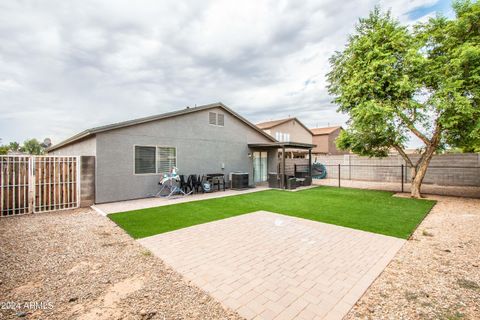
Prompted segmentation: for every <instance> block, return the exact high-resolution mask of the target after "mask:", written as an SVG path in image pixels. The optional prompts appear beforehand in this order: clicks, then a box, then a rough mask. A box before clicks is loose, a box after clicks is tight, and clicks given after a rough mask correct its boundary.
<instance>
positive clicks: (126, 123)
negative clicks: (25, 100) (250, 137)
mask: <svg viewBox="0 0 480 320" xmlns="http://www.w3.org/2000/svg"><path fill="white" fill-rule="evenodd" d="M212 108H222V109H223V110H225V111H226V112H228V113H230V114H231V115H232V116H234V117H235V118H237V119H238V120H240V121H242V122H243V123H245V124H246V125H247V126H249V127H251V128H252V129H254V130H255V131H257V132H259V133H260V134H262V135H263V136H264V137H266V138H268V139H269V140H270V141H273V142H276V141H277V140H275V139H274V138H273V137H272V136H270V135H269V134H267V133H265V132H264V131H262V130H260V129H259V128H258V127H257V126H255V125H254V124H253V123H251V122H250V121H248V120H247V119H245V118H244V117H242V116H241V115H239V114H238V113H236V112H235V111H233V110H232V109H230V108H229V107H227V106H226V105H224V104H223V103H221V102H216V103H212V104H207V105H203V106H198V107H194V108H189V107H187V108H185V109H182V110H177V111H173V112H167V113H162V114H158V115H153V116H149V117H144V118H139V119H134V120H128V121H123V122H117V123H113V124H109V125H105V126H100V127H95V128H91V129H87V130H84V131H82V132H80V133H78V134H76V135H74V136H72V137H70V138H68V139H66V140H64V141H62V142H60V143H57V144H56V145H53V146H51V147H50V148H48V149H47V151H53V150H55V149H58V148H60V147H63V146H66V145H69V144H72V143H74V142H76V141H79V140H82V139H85V138H88V137H91V136H94V135H95V134H97V133H100V132H105V131H110V130H115V129H120V128H125V127H130V126H134V125H137V124H142V123H147V122H152V121H156V120H162V119H167V118H172V117H176V116H181V115H185V114H189V113H193V112H198V111H203V110H208V109H212Z"/></svg>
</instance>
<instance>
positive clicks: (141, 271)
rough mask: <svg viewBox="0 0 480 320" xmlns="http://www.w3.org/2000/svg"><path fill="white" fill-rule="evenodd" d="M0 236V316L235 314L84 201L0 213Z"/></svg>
mask: <svg viewBox="0 0 480 320" xmlns="http://www.w3.org/2000/svg"><path fill="white" fill-rule="evenodd" d="M0 243H1V246H0V261H2V268H0V297H1V301H0V302H1V303H2V307H3V309H0V318H1V319H19V318H27V319H46V318H48V319H240V317H239V316H238V315H237V314H236V313H234V312H233V311H230V310H227V309H225V308H223V307H222V306H221V305H220V304H219V303H218V302H217V301H215V300H214V299H213V298H211V297H210V296H209V295H208V294H206V293H205V292H203V291H202V290H200V289H199V288H197V287H196V286H194V285H192V284H190V283H187V282H186V281H185V280H184V279H183V278H182V276H181V275H179V274H178V273H177V272H175V271H174V270H172V269H170V268H169V267H167V266H166V265H165V264H164V263H163V262H162V261H161V260H160V259H158V258H156V257H154V256H153V255H152V254H151V253H150V252H149V251H147V250H146V249H144V248H143V247H142V246H141V245H140V244H138V243H137V242H136V241H135V240H133V239H132V238H131V237H130V236H128V235H127V234H126V233H125V232H124V231H123V230H122V229H120V228H119V227H118V226H116V225H115V224H114V223H113V222H112V221H110V220H109V219H108V218H105V217H101V216H99V215H98V214H97V213H95V212H94V211H93V210H91V209H89V208H87V209H76V210H69V211H59V212H52V213H42V214H33V215H26V216H22V217H14V218H6V219H0ZM26 302H27V303H29V304H27V305H25V303H26ZM32 303H33V304H32ZM13 307H18V308H17V309H13Z"/></svg>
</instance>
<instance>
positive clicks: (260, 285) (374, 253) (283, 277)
mask: <svg viewBox="0 0 480 320" xmlns="http://www.w3.org/2000/svg"><path fill="white" fill-rule="evenodd" d="M139 242H140V243H142V244H143V245H144V246H145V247H146V248H148V249H149V250H151V251H152V252H153V253H154V254H155V255H157V256H158V257H160V258H161V259H163V260H164V261H165V262H166V263H167V264H168V265H170V266H171V267H173V268H174V269H176V270H177V271H179V272H180V273H182V274H183V275H184V276H185V278H187V279H188V280H191V281H192V282H193V283H194V284H196V285H197V286H199V287H200V288H202V289H204V290H205V291H207V292H208V293H210V294H211V295H212V296H213V297H215V298H216V299H218V300H219V301H220V302H221V303H223V304H224V305H225V306H226V307H229V308H231V309H233V310H236V311H237V312H238V313H239V314H240V315H241V316H243V317H245V318H246V319H341V318H343V316H345V315H346V314H347V313H348V311H349V310H350V308H351V307H352V306H353V305H354V304H355V302H356V301H357V300H358V299H359V298H360V297H361V296H362V294H363V293H364V292H365V290H366V289H367V288H368V287H369V286H370V284H371V283H372V282H373V281H374V280H375V279H376V277H377V276H378V275H379V274H380V273H381V272H382V271H383V269H384V268H385V267H386V266H387V265H388V263H389V262H390V260H391V259H392V258H393V257H394V255H395V254H396V252H397V251H398V250H399V249H400V248H401V247H402V245H403V244H404V243H405V240H402V239H397V238H393V237H388V236H384V235H379V234H374V233H370V232H365V231H360V230H354V229H350V228H344V227H339V226H335V225H330V224H325V223H319V222H315V221H310V220H305V219H299V218H294V217H290V216H285V215H281V214H276V213H271V212H265V211H259V212H255V213H250V214H245V215H241V216H237V217H232V218H228V219H224V220H219V221H214V222H211V223H206V224H201V225H197V226H192V227H189V228H185V229H180V230H176V231H172V232H168V233H164V234H160V235H156V236H152V237H148V238H144V239H140V240H139Z"/></svg>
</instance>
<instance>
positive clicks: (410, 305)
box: [346, 196, 480, 320]
mask: <svg viewBox="0 0 480 320" xmlns="http://www.w3.org/2000/svg"><path fill="white" fill-rule="evenodd" d="M428 198H431V199H435V200H437V201H438V203H437V205H436V206H435V207H434V208H433V209H432V211H431V212H430V214H429V215H428V216H427V217H426V218H425V220H424V221H423V222H422V223H421V225H420V226H419V227H418V229H417V230H416V232H415V233H414V234H413V236H412V238H411V239H410V240H409V241H408V242H407V243H406V244H405V245H404V247H403V248H402V249H401V250H400V251H399V252H398V253H397V255H396V256H395V258H394V259H393V260H392V262H391V263H390V265H389V266H388V267H387V268H386V269H385V270H384V272H383V273H382V274H381V275H380V277H379V278H377V280H376V281H375V282H374V283H373V284H372V286H371V287H370V289H369V290H368V291H367V292H366V293H365V294H364V296H363V297H362V298H361V299H360V300H359V301H358V302H357V304H356V305H355V307H354V308H353V309H352V310H351V311H350V313H349V314H348V316H347V317H346V318H347V319H451V320H455V319H458V320H459V319H480V200H479V199H465V198H453V197H441V196H430V197H428Z"/></svg>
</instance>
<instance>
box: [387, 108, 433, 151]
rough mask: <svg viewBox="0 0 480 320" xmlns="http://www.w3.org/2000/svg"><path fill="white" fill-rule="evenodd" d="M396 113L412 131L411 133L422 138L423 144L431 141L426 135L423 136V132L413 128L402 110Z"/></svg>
mask: <svg viewBox="0 0 480 320" xmlns="http://www.w3.org/2000/svg"><path fill="white" fill-rule="evenodd" d="M396 113H397V115H398V116H399V117H400V120H401V121H402V122H403V123H404V124H405V125H406V126H407V128H408V129H409V130H410V131H412V133H413V134H414V135H416V136H417V137H418V138H419V139H420V140H422V141H423V143H425V145H427V146H428V145H429V144H430V143H431V142H430V140H429V139H428V138H427V136H425V135H424V134H423V133H421V132H420V130H418V129H417V128H415V126H414V125H413V123H412V122H411V121H410V120H409V119H408V118H407V117H406V116H405V115H404V114H403V113H402V112H396Z"/></svg>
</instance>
